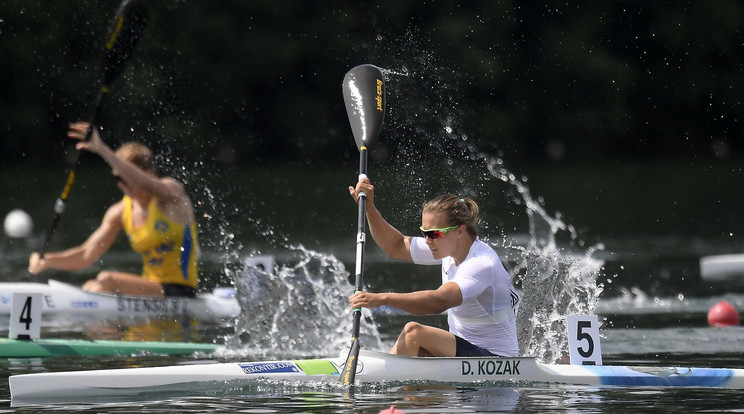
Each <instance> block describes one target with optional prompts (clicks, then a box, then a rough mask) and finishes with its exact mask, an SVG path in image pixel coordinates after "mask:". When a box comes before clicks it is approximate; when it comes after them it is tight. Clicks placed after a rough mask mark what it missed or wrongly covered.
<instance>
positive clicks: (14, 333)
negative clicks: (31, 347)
mask: <svg viewBox="0 0 744 414" xmlns="http://www.w3.org/2000/svg"><path fill="white" fill-rule="evenodd" d="M42 306H43V303H42V297H41V293H14V294H13V306H12V307H11V308H10V327H9V334H8V337H9V338H10V339H39V336H40V335H41V307H42Z"/></svg>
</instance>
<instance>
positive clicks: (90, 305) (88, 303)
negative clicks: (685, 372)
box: [70, 300, 98, 309]
mask: <svg viewBox="0 0 744 414" xmlns="http://www.w3.org/2000/svg"><path fill="white" fill-rule="evenodd" d="M70 307H72V308H73V309H98V302H97V301H95V300H73V301H72V302H70Z"/></svg>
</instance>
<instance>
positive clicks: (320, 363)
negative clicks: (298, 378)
mask: <svg viewBox="0 0 744 414" xmlns="http://www.w3.org/2000/svg"><path fill="white" fill-rule="evenodd" d="M295 364H297V366H298V367H300V369H301V370H302V371H303V372H304V373H305V374H307V375H320V374H323V375H338V370H337V369H336V366H335V365H333V364H332V363H331V361H329V360H327V359H301V360H299V361H295Z"/></svg>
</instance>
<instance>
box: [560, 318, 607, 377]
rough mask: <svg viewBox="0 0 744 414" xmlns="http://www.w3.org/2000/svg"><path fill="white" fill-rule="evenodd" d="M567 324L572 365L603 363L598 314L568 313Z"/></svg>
mask: <svg viewBox="0 0 744 414" xmlns="http://www.w3.org/2000/svg"><path fill="white" fill-rule="evenodd" d="M566 324H567V325H568V348H569V356H570V360H571V365H602V347H601V346H600V345H599V318H597V315H568V316H566Z"/></svg>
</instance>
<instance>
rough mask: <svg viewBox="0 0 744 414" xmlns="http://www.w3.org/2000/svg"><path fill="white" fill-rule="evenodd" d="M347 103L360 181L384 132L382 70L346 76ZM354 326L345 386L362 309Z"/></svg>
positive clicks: (363, 200) (362, 235)
mask: <svg viewBox="0 0 744 414" xmlns="http://www.w3.org/2000/svg"><path fill="white" fill-rule="evenodd" d="M343 92H344V103H345V104H346V114H347V115H348V117H349V123H350V124H351V131H352V133H353V134H354V141H356V145H357V148H359V179H360V180H361V179H362V178H364V177H366V176H367V146H369V145H371V144H372V141H374V140H375V139H376V138H377V137H378V136H379V135H380V130H381V129H382V121H383V118H384V117H385V80H384V79H383V76H382V71H381V70H380V69H379V68H378V67H376V66H373V65H369V64H367V65H360V66H357V67H355V68H353V69H351V70H350V71H349V72H347V73H346V76H344V83H343ZM366 208H367V195H366V194H364V192H361V193H359V215H358V219H357V226H358V227H357V239H356V240H357V241H356V243H357V244H356V271H355V273H356V291H357V292H359V291H361V290H362V289H363V286H362V282H363V279H362V273H363V272H364V242H365V239H366V230H365V217H366ZM353 316H354V326H353V328H352V334H351V348H350V349H349V355H348V356H347V357H346V364H345V365H344V369H343V371H342V372H341V382H342V383H343V384H344V385H352V384H354V377H355V376H356V367H357V362H358V360H359V348H360V345H359V324H360V322H361V317H362V310H361V309H358V308H357V309H354V311H353Z"/></svg>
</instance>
